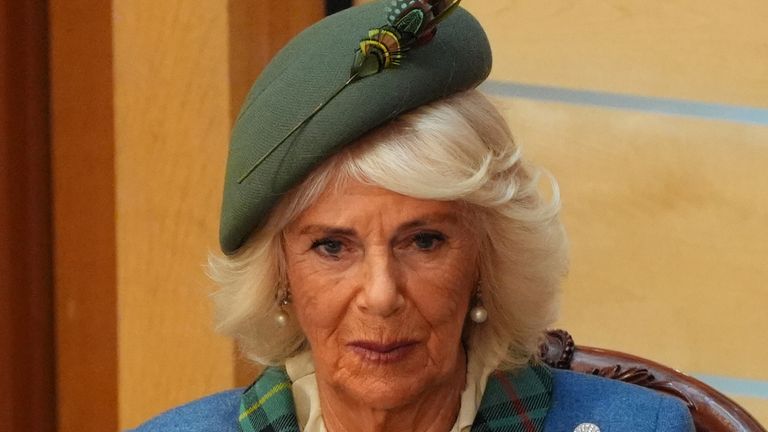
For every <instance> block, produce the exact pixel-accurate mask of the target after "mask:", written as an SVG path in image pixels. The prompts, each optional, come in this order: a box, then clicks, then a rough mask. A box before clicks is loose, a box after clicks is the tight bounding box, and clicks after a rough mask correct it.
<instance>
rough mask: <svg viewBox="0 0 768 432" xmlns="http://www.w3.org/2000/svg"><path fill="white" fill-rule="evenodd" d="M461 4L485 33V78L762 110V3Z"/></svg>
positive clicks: (598, 0)
mask: <svg viewBox="0 0 768 432" xmlns="http://www.w3.org/2000/svg"><path fill="white" fill-rule="evenodd" d="M462 4H463V5H464V6H465V7H466V8H467V9H468V10H470V11H471V12H472V13H474V14H475V15H476V17H477V18H478V20H479V21H480V22H481V23H482V24H483V26H484V27H485V29H486V31H487V32H488V36H489V38H490V40H491V44H492V46H493V48H494V69H493V74H492V76H491V78H492V79H496V80H504V81H514V82H522V83H527V84H538V85H546V86H559V87H568V88H577V89H590V90H604V91H610V92H616V93H630V94H641V95H647V96H659V97H669V98H677V99H692V100H701V101H710V102H720V103H729V104H740V105H752V106H761V107H766V106H768V45H766V44H765V41H766V40H768V27H766V26H765V25H763V24H764V20H765V17H766V16H768V2H765V1H762V0H735V1H729V2H722V1H718V0H682V1H675V2H649V1H646V0H623V1H603V0H584V1H578V2H574V1H571V0H557V1H549V2H545V3H542V2H535V1H500V0H495V1H485V0H483V1H478V0H466V1H464V2H463V3H462Z"/></svg>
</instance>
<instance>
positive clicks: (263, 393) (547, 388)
mask: <svg viewBox="0 0 768 432" xmlns="http://www.w3.org/2000/svg"><path fill="white" fill-rule="evenodd" d="M551 399H552V372H551V371H550V370H549V369H548V368H547V367H546V366H543V365H538V364H530V365H528V366H526V367H524V368H522V369H520V370H516V371H514V372H504V371H496V372H493V373H492V374H491V375H490V376H489V377H488V384H487V385H486V387H485V393H483V399H482V401H481V402H480V407H479V409H478V411H477V415H476V416H475V421H474V423H473V424H472V432H502V431H503V432H518V431H519V432H540V431H542V430H543V427H544V418H545V417H546V416H547V412H548V411H549V406H550V402H551ZM294 411H295V410H294V404H293V394H292V393H291V380H290V378H288V374H287V373H286V372H285V369H283V368H275V367H270V368H267V369H265V370H264V372H263V373H262V374H261V376H260V377H259V378H258V379H257V380H256V382H254V383H253V384H252V385H251V386H250V387H248V388H247V389H246V390H245V392H244V393H243V396H242V398H241V399H240V415H239V418H238V424H239V425H240V431H241V432H300V429H299V423H298V420H296V414H295V412H294Z"/></svg>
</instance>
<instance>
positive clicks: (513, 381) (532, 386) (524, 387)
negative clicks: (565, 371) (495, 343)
mask: <svg viewBox="0 0 768 432" xmlns="http://www.w3.org/2000/svg"><path fill="white" fill-rule="evenodd" d="M551 401H552V372H550V370H549V369H548V368H547V367H546V366H542V365H530V366H528V367H526V368H523V369H520V370H517V371H514V372H503V371H496V372H494V373H492V374H491V376H490V377H489V378H488V384H487V385H486V387H485V393H484V394H483V400H482V402H480V408H479V409H478V411H477V415H476V416H475V421H474V422H473V424H472V432H497V431H498V432H501V431H504V432H539V431H542V430H543V429H544V419H545V418H546V416H547V412H548V411H549V406H550V404H551Z"/></svg>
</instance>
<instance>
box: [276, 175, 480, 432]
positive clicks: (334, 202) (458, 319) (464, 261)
mask: <svg viewBox="0 0 768 432" xmlns="http://www.w3.org/2000/svg"><path fill="white" fill-rule="evenodd" d="M284 240H285V242H284V244H285V246H284V247H285V253H286V263H287V272H288V280H289V284H290V289H291V292H292V300H293V304H292V306H291V308H292V310H291V314H292V316H294V317H295V319H298V322H299V325H300V326H301V328H302V329H303V331H304V333H305V334H306V336H307V339H308V340H309V343H310V346H311V348H312V356H313V359H314V362H315V367H316V372H317V380H318V388H319V392H320V399H321V407H322V411H323V418H324V421H325V424H326V427H327V428H328V430H329V431H334V432H335V431H343V430H348V431H352V430H355V431H373V430H387V431H396V430H408V431H427V430H429V431H431V430H435V431H437V430H441V431H445V430H448V429H449V428H450V427H451V426H452V425H453V423H454V422H455V419H456V415H457V413H458V410H459V404H460V395H461V391H462V390H463V388H464V386H465V378H466V354H465V352H464V350H463V347H462V344H461V334H462V329H463V325H464V321H465V317H466V315H467V310H468V308H469V303H470V299H471V297H472V293H473V290H474V287H475V286H476V283H477V278H478V276H477V267H478V266H477V260H478V242H477V238H476V235H475V234H474V231H473V230H472V229H470V224H469V223H468V221H467V220H466V217H465V212H464V211H463V208H462V206H461V205H460V204H458V203H455V202H448V201H433V200H420V199H416V198H411V197H407V196H404V195H400V194H397V193H394V192H391V191H388V190H385V189H381V188H378V187H375V186H369V185H364V184H362V183H357V182H354V181H350V182H348V183H347V184H346V185H344V186H342V187H340V188H338V189H337V190H334V189H333V188H331V190H328V191H326V192H324V193H323V194H322V195H321V197H320V198H319V199H318V201H317V202H316V203H315V204H314V205H313V206H312V207H310V208H309V209H307V210H306V211H304V212H303V213H302V214H301V215H299V217H298V218H297V219H296V220H295V221H294V222H293V223H292V224H290V225H289V226H288V227H287V229H286V230H285V232H284Z"/></svg>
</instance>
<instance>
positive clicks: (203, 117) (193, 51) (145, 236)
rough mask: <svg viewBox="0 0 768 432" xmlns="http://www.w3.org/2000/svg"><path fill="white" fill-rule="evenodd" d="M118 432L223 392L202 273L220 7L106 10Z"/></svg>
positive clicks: (215, 163) (148, 5)
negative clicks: (111, 86) (111, 94)
mask: <svg viewBox="0 0 768 432" xmlns="http://www.w3.org/2000/svg"><path fill="white" fill-rule="evenodd" d="M113 13H114V17H115V21H114V47H115V52H114V56H115V57H114V59H115V68H114V71H115V144H116V147H115V166H116V170H117V183H116V215H117V260H118V277H117V293H118V298H119V316H120V321H119V326H118V328H119V332H118V335H119V340H120V344H119V361H120V373H119V383H120V386H119V413H120V427H121V428H125V427H133V426H135V425H137V424H138V423H140V422H141V421H143V420H146V419H147V418H149V417H151V416H153V415H156V414H158V413H159V412H160V411H163V410H165V409H167V408H170V407H172V406H174V405H177V404H180V403H182V402H186V401H189V400H191V399H193V398H196V397H200V396H202V395H205V394H208V393H211V392H213V391H216V390H222V389H225V388H229V387H231V386H232V383H233V360H232V345H231V343H230V342H229V341H227V340H225V339H224V338H222V337H218V336H216V335H214V334H213V331H212V319H211V318H212V310H211V305H210V302H209V301H208V298H207V295H208V294H209V293H210V292H211V289H212V287H211V286H210V283H209V282H208V281H207V279H206V277H205V275H204V273H203V264H204V263H205V260H206V253H207V252H208V251H209V250H216V249H217V244H218V242H217V238H218V237H217V230H216V227H217V226H218V224H217V222H218V209H219V205H220V201H219V200H220V194H221V190H222V187H223V186H222V181H223V167H224V162H225V157H226V151H227V139H228V136H229V129H230V120H229V113H230V107H229V88H228V82H229V79H228V68H227V52H228V51H227V41H228V39H227V36H228V32H227V2H210V1H205V0H199V1H188V0H177V1H165V2H161V3H158V2H155V1H150V0H145V1H132V2H115V3H114V11H113Z"/></svg>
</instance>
